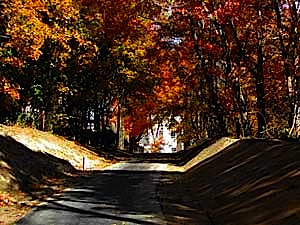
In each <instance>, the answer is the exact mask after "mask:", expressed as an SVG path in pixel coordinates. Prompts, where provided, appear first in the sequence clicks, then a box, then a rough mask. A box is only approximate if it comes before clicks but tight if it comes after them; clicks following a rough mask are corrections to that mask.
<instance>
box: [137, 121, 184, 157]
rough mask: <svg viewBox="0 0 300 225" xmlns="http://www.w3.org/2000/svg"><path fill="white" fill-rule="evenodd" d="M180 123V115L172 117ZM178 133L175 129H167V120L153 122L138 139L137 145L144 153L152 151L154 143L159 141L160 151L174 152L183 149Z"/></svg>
mask: <svg viewBox="0 0 300 225" xmlns="http://www.w3.org/2000/svg"><path fill="white" fill-rule="evenodd" d="M174 119H175V121H176V122H177V123H180V121H181V120H180V117H174ZM178 136H179V134H178V133H177V132H176V130H175V129H169V122H168V121H167V120H164V121H163V122H162V123H160V124H155V125H154V126H153V128H152V129H149V130H148V131H147V132H146V133H145V134H144V135H143V136H142V138H141V140H140V141H139V146H140V147H141V148H143V149H144V152H145V153H148V152H152V151H153V148H154V145H155V143H159V146H158V147H159V152H160V153H175V152H178V151H181V150H183V149H184V144H183V143H182V142H180V141H178Z"/></svg>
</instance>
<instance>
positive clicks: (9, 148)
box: [0, 135, 76, 199]
mask: <svg viewBox="0 0 300 225" xmlns="http://www.w3.org/2000/svg"><path fill="white" fill-rule="evenodd" d="M0 162H1V164H0V175H2V177H6V178H7V179H6V182H1V184H0V188H1V189H2V190H4V191H17V190H20V191H22V192H24V193H26V194H28V195H29V196H31V197H32V198H33V199H41V198H43V195H44V194H46V195H49V194H51V193H54V192H55V190H54V189H53V188H52V187H53V186H55V185H56V186H59V185H60V184H61V179H67V178H68V175H67V174H71V173H75V172H76V169H74V167H73V166H72V165H71V164H70V163H69V162H67V161H66V160H63V159H59V158H56V157H54V156H52V155H50V154H47V153H43V152H40V151H39V152H35V151H32V150H31V149H29V148H27V147H26V146H24V145H23V144H21V143H19V142H17V141H16V140H14V139H13V138H11V137H9V136H1V135H0ZM51 186H52V187H51Z"/></svg>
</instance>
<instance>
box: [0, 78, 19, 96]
mask: <svg viewBox="0 0 300 225" xmlns="http://www.w3.org/2000/svg"><path fill="white" fill-rule="evenodd" d="M18 89H19V87H18V86H14V85H12V83H11V82H9V81H8V80H7V79H6V78H5V77H3V76H2V77H1V76H0V92H2V93H4V94H8V95H10V96H11V97H12V98H14V99H17V100H19V99H20V94H19V91H18Z"/></svg>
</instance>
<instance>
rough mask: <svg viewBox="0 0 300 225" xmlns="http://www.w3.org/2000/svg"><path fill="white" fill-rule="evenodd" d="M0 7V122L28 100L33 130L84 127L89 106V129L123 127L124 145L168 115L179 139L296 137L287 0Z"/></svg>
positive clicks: (83, 0)
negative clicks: (35, 127)
mask: <svg viewBox="0 0 300 225" xmlns="http://www.w3.org/2000/svg"><path fill="white" fill-rule="evenodd" d="M0 7H1V9H0V11H1V14H0V63H1V68H0V77H3V78H5V79H3V80H5V82H2V84H1V85H2V86H0V87H1V92H2V95H3V96H2V97H1V98H3V99H6V100H5V104H4V105H3V106H2V107H3V109H1V110H2V111H3V113H2V114H1V120H2V122H3V121H4V120H5V119H7V118H8V119H12V120H13V119H16V115H15V112H21V110H22V108H24V107H25V106H26V105H28V104H29V103H30V105H31V107H32V108H33V109H34V110H33V112H34V117H35V118H36V123H37V124H38V123H39V118H40V117H41V116H42V115H43V116H45V118H46V124H45V126H43V129H52V130H55V129H56V130H59V129H61V127H63V128H69V129H70V130H72V129H73V130H74V129H75V128H76V127H77V128H78V127H80V128H87V126H88V125H87V124H86V123H87V122H86V121H84V117H85V116H84V115H83V114H86V113H88V112H90V111H91V110H90V108H92V109H93V110H92V111H93V113H94V117H95V118H94V119H95V121H96V123H95V126H96V127H95V129H96V130H99V131H101V132H107V131H108V130H109V124H110V123H111V121H115V123H116V124H117V127H118V128H117V131H116V132H117V133H118V136H120V134H119V132H120V129H121V126H124V127H125V133H126V135H127V136H128V139H131V140H132V141H133V142H136V141H137V140H138V139H139V138H140V137H141V134H143V133H144V132H145V131H146V130H147V129H149V128H151V126H152V125H153V124H154V123H159V122H161V121H162V120H164V119H166V118H172V117H174V116H180V117H181V119H182V122H181V123H180V124H176V125H172V124H171V123H170V126H175V127H176V129H178V130H181V131H182V132H181V134H182V135H181V137H180V138H181V139H182V140H183V141H185V142H186V143H189V142H190V141H191V140H194V141H195V140H199V139H202V138H205V137H214V136H217V135H232V136H238V137H240V136H258V137H287V136H294V137H298V133H299V125H300V124H299V119H298V117H299V50H300V49H299V31H298V30H299V22H298V17H299V10H300V6H299V3H298V1H296V0H289V1H282V0H268V1H261V0H254V1H249V0H201V1H198V0H197V1H195V0H190V1H182V0H180V1H176V0H172V1H162V0H145V1H125V0H116V1H104V0H80V1H74V0H38V1H36V0H28V1H22V0H1V1H0ZM4 83H9V84H10V86H9V87H15V89H14V90H15V91H13V92H12V91H11V90H10V91H9V92H7V91H6V89H5V88H4V87H7V85H6V86H5V85H4ZM11 93H13V94H11ZM16 93H17V94H16ZM9 94H10V95H9ZM11 96H19V97H17V98H13V97H11ZM3 102H4V100H3ZM9 105H10V106H9ZM4 112H5V113H4ZM122 118H123V119H122ZM70 124H76V126H75V125H74V126H75V128H74V127H73V128H72V126H71V125H70ZM38 127H40V128H41V125H38ZM70 132H71V131H70ZM71 133H72V132H71ZM66 135H70V134H66ZM123 135H124V134H123Z"/></svg>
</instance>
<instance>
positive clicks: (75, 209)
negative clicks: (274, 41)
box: [17, 171, 207, 225]
mask: <svg viewBox="0 0 300 225" xmlns="http://www.w3.org/2000/svg"><path fill="white" fill-rule="evenodd" d="M178 176H179V175H178V174H167V173H160V172H132V171H131V172H130V171H127V172H124V171H105V172H101V173H100V172H99V173H96V174H92V175H88V176H84V177H82V178H81V179H80V182H79V183H78V184H77V185H76V186H75V187H74V188H72V189H69V190H67V191H66V192H65V193H64V194H63V195H58V196H54V197H53V198H52V199H49V200H48V202H47V204H45V205H42V206H40V207H38V208H36V209H34V210H33V211H32V212H31V213H29V214H28V215H27V216H26V217H25V218H23V219H21V220H20V221H19V222H18V223H17V224H18V225H25V224H28V225H29V224H30V225H68V224H70V225H71V224H72V225H73V224H74V225H80V224H85V225H89V224H91V225H92V224H93V225H94V224H109V225H112V224H160V225H161V224H162V225H163V224H187V223H186V222H187V221H188V224H199V221H203V222H205V221H207V219H206V216H205V214H203V213H201V212H200V211H199V212H197V213H195V211H191V210H190V209H189V208H188V207H186V208H184V206H180V204H179V203H178V202H174V199H173V200H172V198H170V196H172V195H173V194H174V193H170V195H169V194H166V193H164V194H163V192H162V191H161V190H162V186H163V184H170V183H172V182H174V181H175V180H177V178H178ZM175 201H176V200H175ZM179 209H180V210H179ZM179 211H180V212H179ZM201 224H203V225H205V224H206V223H201Z"/></svg>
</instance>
